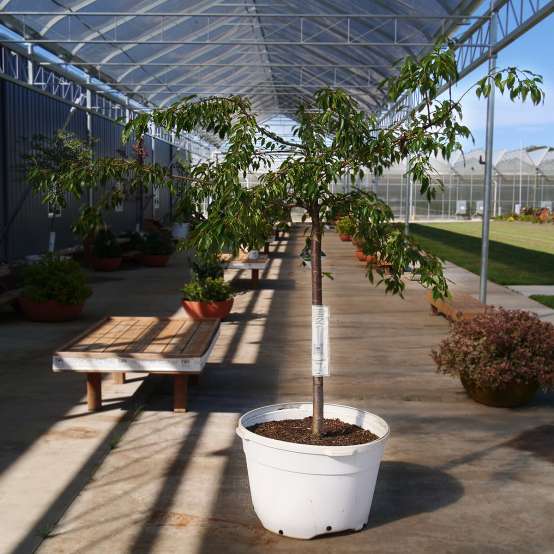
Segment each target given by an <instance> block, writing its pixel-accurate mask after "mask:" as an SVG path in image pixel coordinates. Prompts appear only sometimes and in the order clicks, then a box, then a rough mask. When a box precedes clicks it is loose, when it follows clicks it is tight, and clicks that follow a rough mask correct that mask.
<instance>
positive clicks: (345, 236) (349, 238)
mask: <svg viewBox="0 0 554 554" xmlns="http://www.w3.org/2000/svg"><path fill="white" fill-rule="evenodd" d="M339 237H340V240H342V242H350V241H351V240H352V237H351V236H350V235H339Z"/></svg>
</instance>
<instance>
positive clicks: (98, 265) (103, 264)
mask: <svg viewBox="0 0 554 554" xmlns="http://www.w3.org/2000/svg"><path fill="white" fill-rule="evenodd" d="M122 259H123V258H122V257H121V256H120V257H118V258H97V257H96V256H93V258H92V267H93V268H94V270H95V271H115V270H116V269H119V266H120V265H121V261H122Z"/></svg>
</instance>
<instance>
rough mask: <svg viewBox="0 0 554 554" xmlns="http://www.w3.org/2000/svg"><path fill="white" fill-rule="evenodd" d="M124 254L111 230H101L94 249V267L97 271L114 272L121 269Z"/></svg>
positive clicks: (95, 240)
mask: <svg viewBox="0 0 554 554" xmlns="http://www.w3.org/2000/svg"><path fill="white" fill-rule="evenodd" d="M122 256H123V253H122V250H121V246H120V244H119V243H118V242H117V238H116V237H115V235H114V234H113V233H112V231H111V230H110V229H100V230H99V231H98V232H97V233H96V236H95V238H94V244H93V247H92V267H93V268H94V269H95V270H96V271H114V270H116V269H118V268H119V266H120V265H121V261H122V259H123V257H122Z"/></svg>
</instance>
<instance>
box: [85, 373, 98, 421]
mask: <svg viewBox="0 0 554 554" xmlns="http://www.w3.org/2000/svg"><path fill="white" fill-rule="evenodd" d="M87 404H88V411H89V412H97V411H98V410H100V409H102V375H101V374H100V373H87Z"/></svg>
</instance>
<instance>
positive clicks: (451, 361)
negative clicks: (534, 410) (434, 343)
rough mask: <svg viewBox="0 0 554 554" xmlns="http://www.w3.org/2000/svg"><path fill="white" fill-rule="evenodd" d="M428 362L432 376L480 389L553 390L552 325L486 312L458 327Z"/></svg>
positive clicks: (512, 313) (520, 314)
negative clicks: (515, 385) (537, 387)
mask: <svg viewBox="0 0 554 554" xmlns="http://www.w3.org/2000/svg"><path fill="white" fill-rule="evenodd" d="M432 356H433V359H434V360H435V363H436V364H437V371H439V372H440V373H445V374H448V375H456V376H458V375H462V376H463V377H464V378H465V379H467V381H469V382H471V383H473V384H474V385H476V386H477V387H479V388H492V389H503V388H505V386H506V385H507V384H509V383H514V382H515V383H520V384H536V385H540V386H541V387H542V388H543V389H552V388H554V325H552V324H551V323H548V322H547V321H541V320H540V319H539V318H538V317H537V316H536V315H535V314H532V313H530V312H527V311H525V310H504V309H502V308H490V309H488V310H487V311H486V312H485V313H484V314H479V315H477V316H475V317H473V318H471V319H469V320H465V321H463V320H461V321H457V322H455V323H453V324H452V327H451V328H450V333H449V334H448V336H447V337H446V338H445V339H444V340H443V341H442V342H441V343H440V345H439V347H438V349H437V350H433V352H432Z"/></svg>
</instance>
